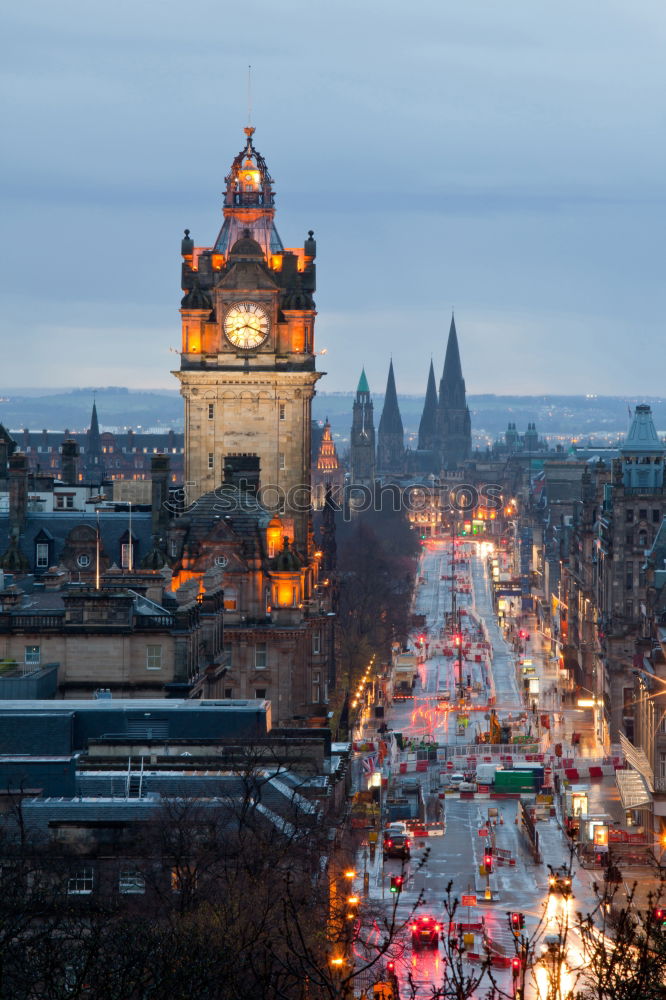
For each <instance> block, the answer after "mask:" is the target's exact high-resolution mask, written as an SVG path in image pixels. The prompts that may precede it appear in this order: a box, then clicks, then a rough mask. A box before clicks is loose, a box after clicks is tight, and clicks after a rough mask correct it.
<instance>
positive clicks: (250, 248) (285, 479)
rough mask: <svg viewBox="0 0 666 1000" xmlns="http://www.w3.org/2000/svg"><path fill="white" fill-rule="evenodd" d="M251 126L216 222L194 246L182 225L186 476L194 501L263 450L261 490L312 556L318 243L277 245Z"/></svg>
mask: <svg viewBox="0 0 666 1000" xmlns="http://www.w3.org/2000/svg"><path fill="white" fill-rule="evenodd" d="M253 134H254V129H253V128H246V129H245V136H246V141H245V147H244V149H243V150H241V152H240V153H239V154H238V155H237V156H236V158H235V159H234V161H233V163H232V165H231V170H230V171H229V174H228V175H227V177H226V190H225V195H224V204H223V208H222V211H223V216H224V222H223V224H222V228H221V229H220V232H219V234H218V236H217V239H216V240H215V243H214V244H213V246H210V247H195V246H194V242H193V240H192V239H190V234H189V230H185V238H184V239H183V241H182V247H181V252H182V256H183V268H182V289H183V292H184V293H185V294H184V297H183V299H182V302H181V310H180V311H181V316H182V348H181V364H180V369H179V371H177V372H174V374H175V375H176V377H177V378H178V379H179V381H180V385H181V394H182V395H183V397H184V399H185V480H186V483H187V500H188V502H192V501H194V500H196V499H197V498H198V497H200V496H201V495H202V494H204V493H210V492H211V491H213V490H215V489H216V488H217V487H219V486H220V485H221V484H222V482H223V481H224V478H225V464H226V463H225V460H226V459H227V458H230V457H231V456H239V455H243V456H253V457H254V458H255V460H256V459H258V460H259V498H260V500H261V502H262V503H263V504H264V505H266V506H267V507H269V508H274V509H276V510H277V511H279V512H280V515H281V518H282V521H283V524H284V525H285V527H286V529H287V530H288V531H289V533H290V534H291V535H292V538H293V542H294V545H295V548H296V549H297V550H298V551H299V552H300V553H301V554H302V555H310V553H309V547H310V545H311V543H310V502H309V500H310V498H309V490H310V463H311V459H310V427H311V423H310V413H311V405H312V397H313V396H314V393H315V384H316V382H317V380H318V379H319V378H321V374H322V373H321V372H316V371H315V353H314V324H315V316H316V310H315V304H314V300H313V297H312V296H313V293H314V291H315V263H314V259H315V255H316V243H315V240H314V239H313V233H312V232H310V233H309V235H308V238H307V239H306V240H305V243H304V245H303V247H302V248H297V249H285V247H284V246H283V245H282V241H281V239H280V237H279V235H278V232H277V229H276V228H275V221H274V219H275V202H274V192H273V180H272V178H271V176H270V174H269V172H268V168H267V166H266V161H265V160H264V158H263V156H262V155H261V154H260V153H259V152H258V151H257V150H256V149H255V148H254V144H253Z"/></svg>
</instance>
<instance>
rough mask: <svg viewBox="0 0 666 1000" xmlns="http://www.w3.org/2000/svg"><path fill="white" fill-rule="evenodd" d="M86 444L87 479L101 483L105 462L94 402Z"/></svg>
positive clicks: (94, 403)
mask: <svg viewBox="0 0 666 1000" xmlns="http://www.w3.org/2000/svg"><path fill="white" fill-rule="evenodd" d="M87 438H88V440H87V442H86V460H85V470H86V478H87V479H88V480H89V481H91V482H94V483H101V482H102V480H103V479H104V462H103V458H102V438H101V435H100V433H99V422H98V420H97V403H96V402H95V400H93V408H92V414H91V416H90V427H89V429H88V434H87Z"/></svg>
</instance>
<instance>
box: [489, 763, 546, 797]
mask: <svg viewBox="0 0 666 1000" xmlns="http://www.w3.org/2000/svg"><path fill="white" fill-rule="evenodd" d="M494 785H495V791H496V792H540V791H541V786H542V785H543V766H541V767H539V766H538V765H536V766H534V767H532V766H530V765H529V764H526V765H524V766H523V765H522V764H521V765H520V766H518V767H514V768H512V769H511V770H506V769H505V770H502V771H496V772H495V782H494Z"/></svg>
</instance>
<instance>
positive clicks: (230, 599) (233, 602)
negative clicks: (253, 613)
mask: <svg viewBox="0 0 666 1000" xmlns="http://www.w3.org/2000/svg"><path fill="white" fill-rule="evenodd" d="M237 606H238V593H237V591H235V590H234V589H233V588H231V587H230V588H229V589H225V591H224V610H225V611H235V610H236V608H237Z"/></svg>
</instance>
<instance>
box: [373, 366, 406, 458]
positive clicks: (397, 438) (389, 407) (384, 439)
mask: <svg viewBox="0 0 666 1000" xmlns="http://www.w3.org/2000/svg"><path fill="white" fill-rule="evenodd" d="M377 469H378V471H379V472H380V473H381V474H384V475H385V474H392V475H400V474H401V473H403V472H404V471H405V441H404V430H403V426H402V418H401V416H400V408H399V406H398V393H397V392H396V388H395V375H394V373H393V359H391V362H390V364H389V371H388V379H387V382H386V395H385V396H384V407H383V409H382V415H381V417H380V420H379V433H378V435H377Z"/></svg>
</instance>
